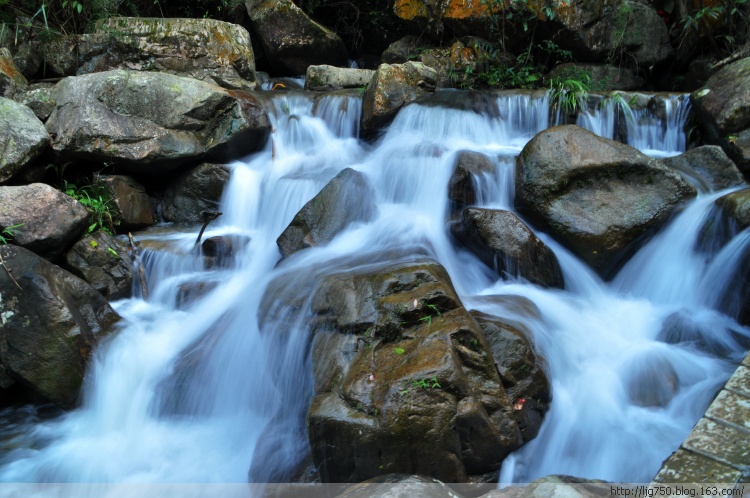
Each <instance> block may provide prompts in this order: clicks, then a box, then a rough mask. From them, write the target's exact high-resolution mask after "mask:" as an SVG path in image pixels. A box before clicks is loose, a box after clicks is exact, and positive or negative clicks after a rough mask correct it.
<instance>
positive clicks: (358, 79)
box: [305, 66, 375, 91]
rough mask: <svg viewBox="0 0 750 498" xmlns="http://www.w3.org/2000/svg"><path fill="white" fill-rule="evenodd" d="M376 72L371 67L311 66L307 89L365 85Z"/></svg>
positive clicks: (323, 89) (330, 88)
mask: <svg viewBox="0 0 750 498" xmlns="http://www.w3.org/2000/svg"><path fill="white" fill-rule="evenodd" d="M374 74H375V71H372V70H370V69H350V68H348V67H334V66H309V67H308V68H307V74H306V75H305V90H316V91H329V90H340V89H342V88H360V87H365V86H366V85H367V84H368V83H369V82H370V80H371V79H372V77H373V75H374Z"/></svg>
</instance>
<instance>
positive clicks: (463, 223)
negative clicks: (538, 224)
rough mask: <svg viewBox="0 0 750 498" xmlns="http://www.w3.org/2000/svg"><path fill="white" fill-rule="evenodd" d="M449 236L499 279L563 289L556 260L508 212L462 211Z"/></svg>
mask: <svg viewBox="0 0 750 498" xmlns="http://www.w3.org/2000/svg"><path fill="white" fill-rule="evenodd" d="M451 233H452V234H453V236H454V237H456V239H458V241H459V242H460V243H461V244H463V245H464V246H465V247H466V248H467V249H469V250H470V251H471V252H473V253H474V254H475V255H476V256H477V257H478V258H479V259H480V260H482V262H484V264H486V265H487V266H489V267H490V268H492V269H493V270H495V271H496V272H497V274H498V275H500V276H501V277H504V276H510V277H521V278H524V279H526V280H528V281H529V282H531V283H532V284H536V285H541V286H542V287H559V288H563V287H564V286H565V284H564V281H563V275H562V270H561V269H560V264H559V263H558V262H557V257H556V256H555V253H553V252H552V250H551V249H550V248H549V247H547V245H546V244H545V243H544V242H542V241H541V240H539V237H537V236H536V235H535V234H534V232H532V231H531V229H529V227H527V226H526V224H525V223H524V222H523V221H521V220H520V219H519V218H518V216H516V215H515V214H513V213H512V212H510V211H505V210H501V209H481V208H468V209H464V210H463V211H462V213H461V217H460V219H459V220H457V221H456V222H455V223H452V224H451Z"/></svg>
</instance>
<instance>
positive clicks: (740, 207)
mask: <svg viewBox="0 0 750 498" xmlns="http://www.w3.org/2000/svg"><path fill="white" fill-rule="evenodd" d="M716 205H717V206H719V207H720V208H721V209H722V210H723V211H724V213H725V214H726V215H727V216H729V217H730V218H731V219H732V220H734V222H735V223H736V224H737V228H739V229H740V230H744V229H745V228H747V227H749V226H750V188H745V189H742V190H738V191H736V192H732V193H731V194H727V195H725V196H722V197H719V198H718V199H716Z"/></svg>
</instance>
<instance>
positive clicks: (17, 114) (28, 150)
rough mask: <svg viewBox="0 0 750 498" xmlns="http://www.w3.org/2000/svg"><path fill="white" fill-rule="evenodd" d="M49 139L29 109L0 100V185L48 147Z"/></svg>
mask: <svg viewBox="0 0 750 498" xmlns="http://www.w3.org/2000/svg"><path fill="white" fill-rule="evenodd" d="M49 144H50V138H49V134H48V133H47V130H46V129H45V128H44V125H43V124H42V122H41V121H39V119H38V118H37V117H36V116H35V115H34V113H33V112H32V110H31V109H29V108H28V107H26V106H25V105H22V104H18V103H16V102H14V101H12V100H10V99H6V98H4V97H0V151H2V156H0V184H2V183H5V182H7V181H8V180H9V179H10V178H11V177H12V176H13V175H15V174H16V173H17V172H18V171H20V170H21V169H22V168H23V167H24V166H26V165H27V164H28V163H29V162H31V161H32V160H33V159H35V158H36V157H37V156H39V154H41V153H42V152H43V151H44V150H45V149H47V148H48V147H49Z"/></svg>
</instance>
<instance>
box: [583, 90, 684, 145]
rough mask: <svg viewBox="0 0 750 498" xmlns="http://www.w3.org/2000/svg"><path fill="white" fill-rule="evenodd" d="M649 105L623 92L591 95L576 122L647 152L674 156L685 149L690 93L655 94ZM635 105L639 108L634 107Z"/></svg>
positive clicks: (604, 135) (599, 133)
mask: <svg viewBox="0 0 750 498" xmlns="http://www.w3.org/2000/svg"><path fill="white" fill-rule="evenodd" d="M649 103H650V104H651V105H653V107H655V108H656V110H655V111H656V112H654V111H653V110H651V109H650V108H649V107H645V108H644V107H635V106H631V104H632V102H627V101H625V97H623V96H622V95H621V94H619V93H615V94H613V95H610V96H608V97H606V98H595V97H594V96H592V97H590V98H589V100H588V101H587V102H586V105H585V106H584V109H583V110H582V112H581V113H580V114H579V115H578V118H577V121H576V124H577V125H578V126H580V127H581V128H585V129H587V130H589V131H591V132H593V133H596V134H597V135H599V136H601V137H605V138H609V139H616V138H618V136H620V137H621V138H623V139H624V141H625V143H627V144H628V145H630V146H631V147H635V148H636V149H638V150H640V151H641V152H643V153H644V154H648V155H649V156H654V157H671V156H676V155H678V154H682V153H683V152H685V149H686V146H687V139H686V136H685V124H686V122H687V118H688V115H689V114H690V100H689V98H688V96H687V95H659V94H657V95H654V96H652V98H651V99H650V101H649ZM634 107H635V108H634Z"/></svg>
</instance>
